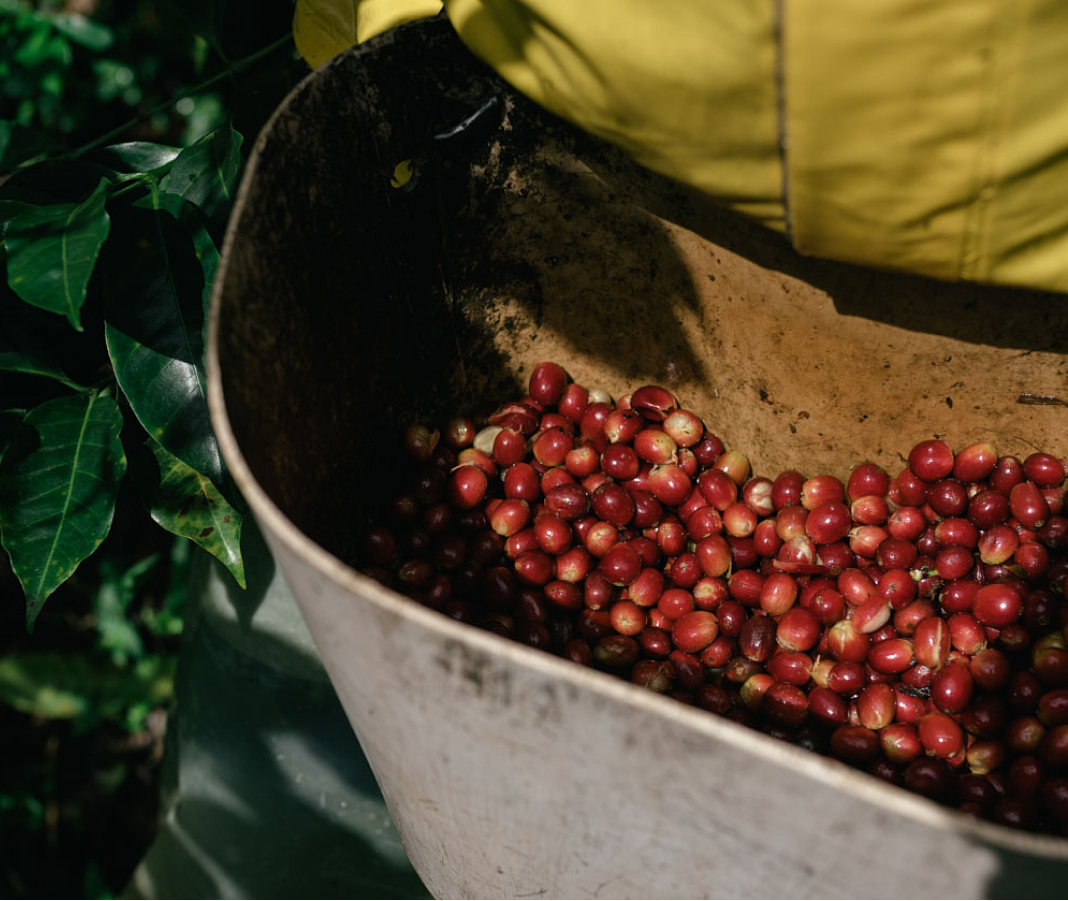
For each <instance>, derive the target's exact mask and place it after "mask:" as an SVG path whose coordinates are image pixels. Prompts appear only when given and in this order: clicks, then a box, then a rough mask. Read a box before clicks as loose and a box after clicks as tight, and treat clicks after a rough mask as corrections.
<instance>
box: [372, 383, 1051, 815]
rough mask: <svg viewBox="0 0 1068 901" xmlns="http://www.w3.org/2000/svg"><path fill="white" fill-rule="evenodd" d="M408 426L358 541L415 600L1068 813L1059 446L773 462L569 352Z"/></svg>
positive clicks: (913, 774)
mask: <svg viewBox="0 0 1068 901" xmlns="http://www.w3.org/2000/svg"><path fill="white" fill-rule="evenodd" d="M526 388H527V391H526V394H524V395H523V396H521V397H518V398H514V399H512V400H506V401H505V402H504V403H501V404H498V405H497V406H496V407H492V408H491V409H493V412H492V413H491V414H490V415H489V416H488V417H487V416H474V415H468V414H467V413H466V412H465V411H459V412H458V414H457V415H452V416H451V417H449V418H446V419H445V420H444V421H443V424H441V425H440V426H439V427H438V428H434V427H433V426H431V425H429V424H416V425H414V426H412V427H411V428H409V429H407V430H404V431H403V433H402V434H401V435H400V436H399V437H398V444H399V446H400V454H399V455H398V456H399V457H401V458H403V459H404V460H407V461H408V462H409V463H410V471H409V472H407V473H405V474H403V475H402V478H400V480H399V481H398V488H397V490H396V492H394V494H393V495H392V497H389V498H387V499H386V501H385V503H384V504H383V507H382V515H381V516H380V517H378V518H377V520H376V521H374V522H372V523H370V524H369V526H368V528H367V529H365V530H364V533H363V535H362V536H361V540H360V542H359V548H360V551H359V553H360V556H359V559H358V563H359V565H360V566H361V567H362V568H363V570H364V572H365V573H366V574H367V575H368V576H370V577H372V578H374V579H375V580H376V581H378V582H380V583H381V584H382V585H385V586H387V587H390V588H392V589H393V590H396V591H398V592H400V593H401V594H403V595H406V596H407V597H408V598H410V599H411V600H412V602H414V603H419V604H422V605H424V606H425V607H427V608H429V609H432V610H435V611H439V612H440V613H441V614H443V615H445V616H449V617H452V618H454V619H456V620H459V621H460V622H463V623H467V624H470V625H471V626H474V627H480V628H483V629H485V630H487V631H491V632H493V633H494V634H495V635H497V636H500V637H501V638H503V639H506V640H514V641H520V642H522V643H525V644H527V645H528V646H530V647H534V648H539V649H542V650H545V651H547V652H550V653H553V654H556V655H558V656H560V657H563V658H564V659H566V660H568V661H571V662H573V663H577V664H579V665H583V666H590V667H595V668H597V669H600V670H602V671H604V672H606V673H609V674H612V675H615V676H618V677H619V678H621V679H624V680H627V681H629V682H631V683H633V684H634V685H636V686H641V687H642V688H645V689H648V690H650V691H653V692H656V693H658V694H660V695H662V696H663V697H665V699H666V702H667V701H669V700H674V701H685V702H687V703H690V704H692V705H694V706H695V707H696V708H699V709H702V710H704V711H708V712H710V713H711V714H713V715H719V716H723V717H725V718H727V719H729V720H732V721H734V723H736V724H739V727H743V726H744V727H752V728H758V729H761V730H763V731H764V732H766V733H768V734H770V735H773V736H777V737H779V738H782V739H785V740H788V741H792V742H795V743H796V744H798V745H799V746H801V747H805V748H809V749H813V748H816V749H819V750H821V751H822V752H825V753H829V754H830V755H831V756H834V757H837V758H838V759H840V760H843V761H845V762H847V763H849V764H851V765H853V766H857V767H859V768H862V769H863V770H865V771H866V772H868V773H871V774H873V775H875V776H876V777H878V778H880V779H884V780H888V781H890V782H892V783H895V784H897V785H901V786H904V787H905V788H906V789H909V790H911V791H914V792H917V793H920V794H922V795H925V796H927V797H929V798H931V799H933V800H936V801H939V802H943V803H947V804H953V805H956V806H958V807H959V808H960V809H961V810H963V811H965V812H967V813H970V814H972V815H974V816H980V817H985V818H988V819H990V820H992V821H994V822H996V823H1001V824H1003V825H1009V826H1013V827H1015V828H1023V829H1035V830H1041V831H1050V832H1053V833H1054V834H1061V833H1063V831H1064V829H1065V824H1066V823H1068V788H1066V785H1068V775H1066V773H1068V602H1066V600H1065V589H1066V588H1068V516H1066V515H1065V512H1064V509H1065V508H1064V494H1065V488H1064V483H1065V475H1066V470H1065V463H1064V460H1063V459H1062V458H1061V457H1060V456H1058V455H1057V454H1055V453H1047V452H1042V451H1033V450H1029V451H1028V453H1027V455H1026V456H1020V457H1018V456H1014V455H1012V454H1000V455H999V453H998V451H997V449H996V448H994V446H993V445H992V444H990V443H989V442H987V441H978V442H975V443H972V444H969V445H966V446H964V447H962V448H961V449H960V450H958V451H957V452H956V453H954V451H953V449H952V447H951V446H950V445H949V444H948V443H947V442H946V441H944V440H942V439H940V438H929V439H924V440H919V441H917V442H915V443H914V444H913V446H912V447H911V448H905V449H901V450H902V456H903V457H904V458H905V459H907V464H906V465H905V466H903V467H902V466H901V465H900V464H898V465H896V466H895V467H894V468H893V469H892V470H887V469H885V468H883V467H882V466H880V465H877V464H876V463H873V462H871V461H862V462H860V463H859V464H858V465H856V466H854V467H852V468H851V469H849V470H847V471H846V473H845V479H846V480H845V481H844V482H843V480H842V477H840V476H839V475H838V474H835V473H829V472H820V471H816V472H808V473H806V472H803V471H801V470H799V469H786V470H783V471H780V472H778V473H773V472H768V473H766V474H762V473H761V472H760V466H759V461H757V460H755V459H750V458H749V457H748V456H747V455H746V454H744V453H742V452H741V451H740V450H739V449H736V448H730V447H727V446H726V445H725V443H724V440H723V436H726V434H727V431H728V428H729V423H726V422H725V423H724V424H723V427H724V428H723V432H722V433H720V432H718V429H715V428H714V429H709V427H708V425H709V424H707V423H705V422H703V421H702V420H701V418H700V415H699V411H696V410H694V409H690V408H688V406H687V402H686V400H685V399H683V398H680V397H678V396H676V395H675V394H674V393H673V392H672V391H670V390H668V389H666V388H663V387H660V386H657V385H640V386H638V387H637V388H635V389H634V390H633V391H631V392H630V393H624V394H623V395H621V396H620V398H619V400H618V401H617V402H613V401H612V400H611V398H610V397H609V396H608V395H607V394H606V393H605V392H603V391H600V390H597V389H591V388H588V387H587V386H584V385H581V384H578V383H576V382H574V381H573V380H572V379H571V378H570V376H569V375H568V373H567V371H566V370H565V369H564V368H563V367H562V366H560V365H559V364H556V363H552V362H543V363H539V364H538V365H537V366H535V367H534V368H533V369H532V370H531V373H530V378H529V381H528V384H527V386H526Z"/></svg>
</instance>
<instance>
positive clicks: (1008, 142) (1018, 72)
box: [302, 0, 1068, 292]
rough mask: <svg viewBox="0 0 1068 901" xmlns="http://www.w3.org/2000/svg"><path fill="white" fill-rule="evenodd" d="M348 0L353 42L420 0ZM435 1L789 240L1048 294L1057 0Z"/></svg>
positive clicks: (529, 81) (513, 73) (499, 59)
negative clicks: (356, 31) (352, 7)
mask: <svg viewBox="0 0 1068 901" xmlns="http://www.w3.org/2000/svg"><path fill="white" fill-rule="evenodd" d="M302 2H308V0H302ZM320 2H328V0H320ZM335 2H336V0H335ZM357 5H358V7H362V9H361V10H360V12H359V16H360V30H361V40H363V39H365V37H366V36H370V35H371V34H377V33H379V32H380V31H382V30H384V29H385V28H386V27H390V26H391V25H392V24H395V23H396V22H399V21H407V20H409V19H411V18H416V17H417V16H418V15H419V14H420V13H419V9H420V8H421V7H424V6H427V5H428V4H427V3H426V2H424V0H362V2H358V4H357ZM430 5H432V6H435V7H436V6H437V4H436V3H435V4H430ZM444 7H445V10H446V13H447V14H448V16H449V18H450V20H451V21H452V23H453V26H454V27H455V28H456V31H457V33H458V34H459V35H460V37H461V39H462V40H463V41H464V42H465V43H466V44H467V45H468V46H469V47H470V48H471V50H472V51H473V52H474V53H475V54H476V55H477V56H479V57H481V58H482V59H484V60H485V61H486V62H488V63H489V64H490V65H491V66H492V67H494V68H495V69H496V70H497V71H498V72H499V73H500V74H501V75H502V76H503V77H504V78H505V79H506V80H507V81H508V82H510V83H511V84H512V85H513V86H515V87H516V88H517V89H518V90H519V91H521V92H522V93H524V94H526V95H527V96H529V97H531V98H532V99H533V100H535V101H537V102H538V103H540V104H541V105H543V106H544V107H546V108H547V109H549V110H551V111H552V112H554V113H557V114H558V115H560V116H563V117H564V118H566V119H569V120H571V121H572V122H575V123H576V124H578V125H580V126H582V127H583V128H585V129H587V130H588V131H590V132H592V133H593V134H595V135H598V136H599V137H602V138H605V139H607V140H609V141H611V142H613V143H615V144H617V145H618V146H620V147H622V148H623V149H625V150H626V151H628V152H629V153H630V154H631V155H632V156H633V157H634V158H635V159H636V160H637V161H638V162H640V163H642V164H644V165H646V166H648V167H649V168H650V169H653V170H655V171H658V172H661V173H664V174H666V175H669V176H671V177H673V178H676V179H678V180H679V181H681V182H684V183H686V184H689V185H691V186H694V187H696V188H699V189H700V190H702V191H704V192H706V193H707V194H709V195H710V196H711V197H713V198H715V199H716V200H718V201H719V202H721V203H723V204H724V205H726V206H729V207H731V208H733V209H735V210H737V211H739V212H741V213H744V214H746V215H747V216H750V217H752V218H754V219H756V220H758V221H760V222H762V223H764V224H765V225H767V226H769V227H771V228H774V229H777V230H780V231H785V232H786V233H787V234H788V235H789V236H790V239H791V240H792V242H793V243H794V246H795V247H796V248H797V249H798V250H799V251H801V252H802V253H806V254H811V255H815V256H822V257H828V258H832V259H839V260H846V261H850V262H856V263H861V264H865V265H871V266H878V267H890V268H897V269H903V270H907V271H912V272H919V273H923V274H927V275H932V276H936V277H939V278H946V279H960V278H963V279H969V280H975V281H986V282H997V283H1005V284H1015V285H1022V286H1029V287H1038V288H1045V289H1052V290H1058V291H1065V292H1068V2H1065V0H863V2H857V0H444Z"/></svg>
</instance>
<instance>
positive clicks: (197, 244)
mask: <svg viewBox="0 0 1068 901" xmlns="http://www.w3.org/2000/svg"><path fill="white" fill-rule="evenodd" d="M134 206H135V207H137V208H139V209H146V210H162V211H163V212H165V213H170V215H172V216H173V217H174V218H175V219H176V220H177V221H178V222H180V223H181V224H182V227H183V228H184V229H185V230H186V232H188V234H189V237H190V238H192V239H193V249H194V251H195V252H196V257H197V262H198V263H199V264H200V271H201V274H202V275H203V276H204V291H203V292H202V294H201V299H202V300H203V302H204V317H205V318H204V322H205V324H207V315H208V306H209V305H210V303H211V285H212V282H214V281H215V271H216V269H218V267H219V251H218V249H217V248H216V247H215V242H214V241H213V240H212V239H211V235H209V234H208V230H207V229H206V228H205V227H204V221H203V219H202V218H201V217H200V216H199V215H198V214H197V208H196V207H195V206H193V204H191V203H188V202H187V201H185V200H183V199H182V198H181V197H179V196H178V195H177V194H168V193H166V192H164V191H153V192H152V193H151V194H149V195H147V196H146V197H142V198H141V199H140V200H137V201H135V202H134Z"/></svg>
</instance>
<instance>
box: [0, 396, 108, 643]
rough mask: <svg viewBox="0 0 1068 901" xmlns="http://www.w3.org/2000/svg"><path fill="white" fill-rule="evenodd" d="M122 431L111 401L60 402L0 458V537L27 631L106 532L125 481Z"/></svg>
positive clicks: (16, 436) (25, 427)
mask: <svg viewBox="0 0 1068 901" xmlns="http://www.w3.org/2000/svg"><path fill="white" fill-rule="evenodd" d="M121 428H122V413H121V411H120V410H119V405H118V404H117V403H115V401H114V400H113V399H112V398H111V397H108V396H107V395H102V394H95V393H87V394H78V395H72V396H65V397H60V398H56V399H55V400H50V401H46V402H45V403H43V404H40V405H39V406H37V407H34V408H33V409H32V410H31V411H30V412H29V413H28V414H27V415H26V417H25V418H24V419H23V420H22V422H21V423H20V424H19V425H18V426H17V427H16V428H15V429H14V431H13V433H12V435H11V438H10V441H9V443H8V446H7V449H6V450H5V451H4V455H3V457H2V458H0V537H2V540H3V546H4V549H5V550H6V551H7V553H8V556H9V557H10V558H11V567H12V569H13V570H14V572H15V575H16V576H18V579H19V581H20V582H21V583H22V588H23V591H24V592H25V594H26V600H27V607H26V621H27V625H28V626H29V627H31V628H32V626H33V621H34V620H35V619H36V617H37V614H38V613H39V612H40V609H41V606H42V605H43V604H44V602H45V600H46V599H47V598H48V596H49V595H50V594H51V593H52V592H53V591H55V590H56V588H58V587H59V586H60V585H61V584H62V583H63V582H65V581H66V580H67V579H68V578H70V576H71V575H72V574H73V573H74V571H75V570H76V569H77V568H78V566H79V564H81V562H82V561H83V560H84V559H85V558H86V557H88V556H89V555H90V554H91V553H93V551H95V550H96V549H97V547H99V546H100V543H101V542H102V541H103V540H104V538H105V537H106V536H107V534H108V531H109V530H110V529H111V520H112V516H113V515H114V511H115V498H116V496H117V495H118V490H119V484H120V482H121V481H122V477H123V475H125V473H126V456H125V454H124V453H123V449H122V443H121V442H120V440H119V432H120V430H121Z"/></svg>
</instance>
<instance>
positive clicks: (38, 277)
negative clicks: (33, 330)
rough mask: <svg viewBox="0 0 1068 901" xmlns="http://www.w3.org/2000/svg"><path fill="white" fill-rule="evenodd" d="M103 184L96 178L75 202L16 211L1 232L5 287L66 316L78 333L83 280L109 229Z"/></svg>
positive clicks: (89, 273) (86, 283) (86, 281)
mask: <svg viewBox="0 0 1068 901" xmlns="http://www.w3.org/2000/svg"><path fill="white" fill-rule="evenodd" d="M109 188H110V184H109V182H108V181H106V180H105V179H101V180H100V182H99V183H98V184H97V187H96V189H95V190H94V191H93V193H92V194H90V195H89V197H87V198H86V199H85V200H83V201H82V202H81V203H78V204H72V203H61V204H52V205H50V206H43V207H36V208H34V209H31V210H27V211H26V212H23V213H20V214H19V215H17V216H16V217H15V218H14V219H12V220H10V221H9V222H8V224H7V229H6V232H5V236H4V242H5V244H6V246H7V282H8V284H9V285H10V286H11V289H12V290H13V291H14V292H15V293H16V294H18V295H19V297H21V298H22V299H23V300H24V301H26V302H27V303H29V304H32V305H33V306H35V307H40V308H41V309H43V310H49V311H50V312H53V313H59V314H61V315H63V316H66V317H67V320H68V321H69V322H70V324H71V325H73V326H74V327H75V328H76V329H78V330H79V331H81V328H82V324H81V309H82V305H83V304H84V303H85V294H86V290H87V288H88V286H89V279H90V278H91V277H92V274H93V269H94V268H95V266H96V260H97V257H98V256H99V254H100V248H101V246H103V243H104V241H105V239H106V238H107V236H108V229H109V227H110V219H109V218H108V214H107V210H106V209H105V208H104V205H105V203H106V201H107V196H108V190H109Z"/></svg>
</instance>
